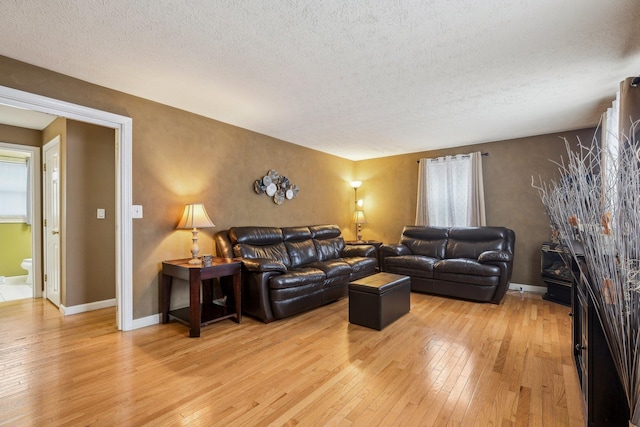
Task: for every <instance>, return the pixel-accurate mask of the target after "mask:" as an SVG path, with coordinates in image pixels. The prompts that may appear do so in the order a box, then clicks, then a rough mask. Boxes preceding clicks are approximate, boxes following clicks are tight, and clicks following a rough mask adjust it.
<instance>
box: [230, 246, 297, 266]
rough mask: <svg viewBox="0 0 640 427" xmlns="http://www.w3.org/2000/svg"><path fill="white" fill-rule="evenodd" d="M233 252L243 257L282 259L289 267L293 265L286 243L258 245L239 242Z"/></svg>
mask: <svg viewBox="0 0 640 427" xmlns="http://www.w3.org/2000/svg"><path fill="white" fill-rule="evenodd" d="M233 253H234V255H235V256H237V257H242V258H266V259H272V260H276V261H280V262H281V263H283V264H284V265H286V266H287V267H289V266H291V259H290V258H289V253H288V252H287V247H286V246H285V244H284V243H276V244H274V245H266V246H256V245H250V244H248V243H238V244H237V245H235V246H234V247H233Z"/></svg>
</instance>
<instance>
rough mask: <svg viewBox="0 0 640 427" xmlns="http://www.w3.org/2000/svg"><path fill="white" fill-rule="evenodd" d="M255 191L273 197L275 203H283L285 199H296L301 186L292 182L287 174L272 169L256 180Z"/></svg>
mask: <svg viewBox="0 0 640 427" xmlns="http://www.w3.org/2000/svg"><path fill="white" fill-rule="evenodd" d="M253 191H255V192H256V194H266V195H267V196H269V197H271V198H272V200H273V203H275V204H276V205H281V204H283V203H284V201H285V200H293V199H295V198H296V197H297V196H298V193H299V192H300V188H299V187H298V186H297V185H296V184H292V183H291V181H289V178H287V177H286V176H284V175H280V174H279V173H278V172H277V171H276V170H274V169H270V170H269V171H268V172H267V173H266V175H264V176H263V177H262V178H260V179H256V180H255V181H254V183H253Z"/></svg>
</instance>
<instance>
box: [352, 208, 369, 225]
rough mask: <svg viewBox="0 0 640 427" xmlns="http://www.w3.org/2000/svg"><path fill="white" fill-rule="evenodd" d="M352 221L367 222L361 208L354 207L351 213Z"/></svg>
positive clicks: (355, 222) (356, 222) (357, 222)
mask: <svg viewBox="0 0 640 427" xmlns="http://www.w3.org/2000/svg"><path fill="white" fill-rule="evenodd" d="M353 223H354V224H368V222H367V217H365V216H364V211H363V210H361V209H356V211H355V212H354V213H353Z"/></svg>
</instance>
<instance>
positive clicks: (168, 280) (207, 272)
mask: <svg viewBox="0 0 640 427" xmlns="http://www.w3.org/2000/svg"><path fill="white" fill-rule="evenodd" d="M241 265H242V263H241V262H240V260H236V259H233V258H213V262H212V263H211V266H210V267H203V266H202V265H193V264H189V259H178V260H171V261H163V262H162V323H168V322H169V317H172V318H174V319H176V320H177V321H179V322H182V323H184V324H187V325H189V336H190V337H199V336H200V327H201V326H204V325H208V324H209V323H213V322H218V321H220V320H223V319H228V318H235V320H236V322H238V323H240V322H241V320H242V300H241V292H242V291H241V282H242V281H241V276H240V271H241ZM225 276H232V277H233V301H232V302H233V303H235V308H234V307H233V306H229V305H230V304H229V303H228V304H227V306H222V305H218V304H214V303H213V279H215V278H218V277H225ZM174 277H175V278H178V279H183V280H187V281H188V282H189V307H185V308H181V309H177V310H170V307H169V305H170V302H171V285H172V281H173V278H174ZM200 286H202V303H201V302H200Z"/></svg>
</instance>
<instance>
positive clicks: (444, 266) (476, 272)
mask: <svg viewBox="0 0 640 427" xmlns="http://www.w3.org/2000/svg"><path fill="white" fill-rule="evenodd" d="M433 271H434V272H435V273H456V274H460V275H465V274H468V275H472V276H500V267H498V266H497V265H492V264H481V263H479V262H477V261H474V260H471V259H464V258H456V259H443V260H441V261H438V262H436V263H435V264H434V266H433Z"/></svg>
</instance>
